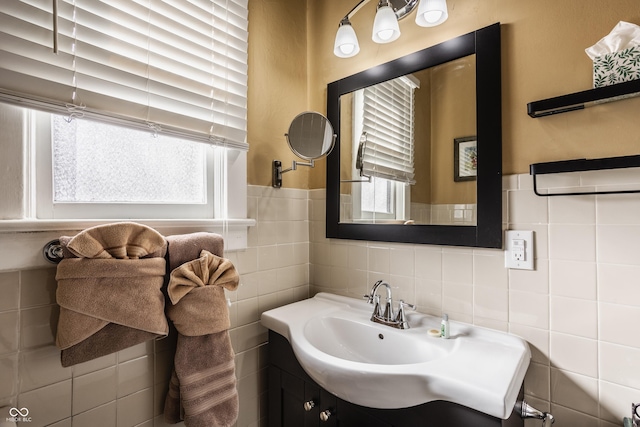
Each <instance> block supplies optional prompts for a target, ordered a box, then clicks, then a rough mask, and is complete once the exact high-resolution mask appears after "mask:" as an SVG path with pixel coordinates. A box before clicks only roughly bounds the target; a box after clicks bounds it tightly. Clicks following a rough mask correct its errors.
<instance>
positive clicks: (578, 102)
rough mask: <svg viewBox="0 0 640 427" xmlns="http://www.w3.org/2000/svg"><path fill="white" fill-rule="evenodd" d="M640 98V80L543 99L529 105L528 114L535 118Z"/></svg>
mask: <svg viewBox="0 0 640 427" xmlns="http://www.w3.org/2000/svg"><path fill="white" fill-rule="evenodd" d="M635 96H640V80H632V81H629V82H623V83H618V84H615V85H611V86H603V87H598V88H594V89H588V90H583V91H582V92H576V93H570V94H567V95H562V96H557V97H555V98H549V99H543V100H540V101H534V102H530V103H528V104H527V113H528V114H529V116H531V117H533V118H538V117H544V116H550V115H552V114H560V113H566V112H569V111H575V110H583V109H584V108H586V107H590V106H592V105H597V104H604V103H606V102H613V101H619V100H621V99H627V98H632V97H635Z"/></svg>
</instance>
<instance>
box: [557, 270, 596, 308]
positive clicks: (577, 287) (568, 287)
mask: <svg viewBox="0 0 640 427" xmlns="http://www.w3.org/2000/svg"><path fill="white" fill-rule="evenodd" d="M596 279H597V275H596V263H595V262H579V261H564V260H551V261H549V289H550V294H551V295H556V296H563V297H572V298H582V299H588V300H595V299H596V297H597V280H596Z"/></svg>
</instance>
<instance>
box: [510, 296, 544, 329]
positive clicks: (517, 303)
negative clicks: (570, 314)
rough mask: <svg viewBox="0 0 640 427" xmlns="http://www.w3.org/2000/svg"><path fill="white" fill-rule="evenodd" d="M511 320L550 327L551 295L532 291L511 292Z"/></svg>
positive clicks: (538, 326) (536, 326) (534, 325)
mask: <svg viewBox="0 0 640 427" xmlns="http://www.w3.org/2000/svg"><path fill="white" fill-rule="evenodd" d="M509 322H513V323H517V324H520V325H525V326H533V327H535V328H541V329H549V296H548V295H544V294H536V293H532V292H520V291H511V292H509Z"/></svg>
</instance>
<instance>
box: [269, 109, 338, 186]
mask: <svg viewBox="0 0 640 427" xmlns="http://www.w3.org/2000/svg"><path fill="white" fill-rule="evenodd" d="M284 136H285V138H286V139H287V144H289V148H290V149H291V151H293V153H294V154H295V155H296V156H298V157H300V158H301V159H305V160H309V162H308V163H303V162H299V161H297V160H294V161H293V163H292V164H291V167H290V168H288V169H282V162H281V161H280V160H274V161H273V165H272V174H271V181H272V184H271V185H272V186H273V187H275V188H280V187H282V174H283V173H286V172H291V171H294V170H297V169H298V166H309V167H314V165H315V163H314V161H315V160H318V159H321V158H323V157H325V156H327V155H328V154H329V153H330V152H331V150H333V147H334V145H335V142H336V137H337V135H336V134H335V133H333V126H331V122H329V120H328V119H327V118H326V117H325V116H323V115H322V114H320V113H316V112H315V111H306V112H304V113H300V114H298V115H297V116H296V117H295V118H294V119H293V120H292V121H291V124H290V125H289V131H288V132H287V133H285V134H284Z"/></svg>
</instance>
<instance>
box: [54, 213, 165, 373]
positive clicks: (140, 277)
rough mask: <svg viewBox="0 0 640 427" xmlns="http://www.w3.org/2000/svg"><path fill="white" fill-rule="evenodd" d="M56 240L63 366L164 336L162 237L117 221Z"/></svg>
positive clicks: (149, 230)
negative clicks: (60, 257)
mask: <svg viewBox="0 0 640 427" xmlns="http://www.w3.org/2000/svg"><path fill="white" fill-rule="evenodd" d="M60 242H61V244H62V247H63V253H64V254H65V258H64V259H63V260H62V261H60V263H59V264H58V268H57V272H56V280H57V281H58V289H57V291H56V300H57V302H58V304H59V305H60V317H59V321H58V330H57V334H56V345H57V346H58V347H59V348H60V349H61V350H62V355H61V361H62V365H63V366H65V367H66V366H71V365H74V364H77V363H81V362H85V361H87V360H91V359H95V358H97V357H100V356H104V355H106V354H110V353H113V352H116V351H119V350H122V349H124V348H127V347H131V346H133V345H136V344H139V343H141V342H144V341H148V340H150V339H153V338H157V337H163V336H166V335H167V334H168V324H167V320H166V318H165V316H164V295H163V294H162V290H161V288H162V285H163V283H164V276H165V272H166V262H165V259H164V254H165V253H166V241H165V240H164V237H163V236H162V235H160V234H159V233H158V232H156V231H155V230H153V229H151V228H149V227H146V226H144V225H141V224H135V223H116V224H107V225H104V226H98V227H93V228H90V229H87V230H85V231H83V232H81V233H79V234H77V235H76V236H74V237H68V236H63V237H61V238H60ZM68 256H69V257H68ZM93 257H97V258H93ZM143 257H145V258H143Z"/></svg>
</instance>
